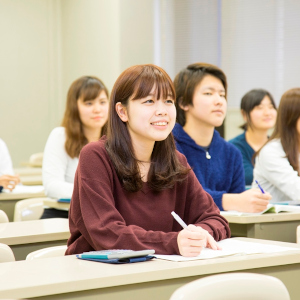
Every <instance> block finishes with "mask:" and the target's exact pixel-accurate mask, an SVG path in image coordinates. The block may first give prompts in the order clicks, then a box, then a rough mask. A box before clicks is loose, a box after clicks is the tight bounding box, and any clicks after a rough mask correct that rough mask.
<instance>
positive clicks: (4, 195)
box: [0, 191, 46, 201]
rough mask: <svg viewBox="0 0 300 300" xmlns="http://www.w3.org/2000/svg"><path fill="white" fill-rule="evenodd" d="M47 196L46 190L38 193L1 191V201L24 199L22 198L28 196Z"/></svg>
mask: <svg viewBox="0 0 300 300" xmlns="http://www.w3.org/2000/svg"><path fill="white" fill-rule="evenodd" d="M42 197H46V196H45V192H44V191H42V192H38V193H27V192H24V193H13V192H8V193H3V192H2V193H0V201H5V200H22V199H28V198H42Z"/></svg>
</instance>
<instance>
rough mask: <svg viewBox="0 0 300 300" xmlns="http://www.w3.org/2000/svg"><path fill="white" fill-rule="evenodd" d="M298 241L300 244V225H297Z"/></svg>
mask: <svg viewBox="0 0 300 300" xmlns="http://www.w3.org/2000/svg"><path fill="white" fill-rule="evenodd" d="M296 241H297V243H298V244H300V225H298V226H297V233H296Z"/></svg>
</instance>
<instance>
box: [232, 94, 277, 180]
mask: <svg viewBox="0 0 300 300" xmlns="http://www.w3.org/2000/svg"><path fill="white" fill-rule="evenodd" d="M241 113H242V116H243V119H244V121H245V124H244V125H242V126H241V128H242V129H244V132H243V133H242V134H240V135H238V136H237V137H235V138H234V139H232V140H230V141H229V143H232V144H233V145H234V146H236V147H237V148H238V149H239V150H240V151H241V153H242V156H243V166H244V171H245V185H251V184H252V181H253V163H254V161H253V159H254V158H253V155H254V153H255V152H257V151H258V150H259V149H260V148H261V147H262V146H263V145H264V144H265V143H266V142H267V140H268V130H269V129H270V128H273V126H274V124H275V121H276V115H277V111H276V104H275V102H274V99H273V97H272V95H271V94H270V93H269V92H268V91H266V90H263V89H256V90H251V91H250V92H248V93H247V94H246V95H245V96H244V97H243V98H242V101H241Z"/></svg>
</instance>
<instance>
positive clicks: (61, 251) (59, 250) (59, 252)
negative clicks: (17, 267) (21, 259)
mask: <svg viewBox="0 0 300 300" xmlns="http://www.w3.org/2000/svg"><path fill="white" fill-rule="evenodd" d="M66 250H67V245H64V246H55V247H48V248H43V249H40V250H36V251H33V252H31V253H29V254H28V255H27V256H26V260H33V259H38V258H47V257H55V256H64V255H65V252H66Z"/></svg>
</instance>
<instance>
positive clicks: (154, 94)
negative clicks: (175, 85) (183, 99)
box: [146, 93, 174, 99]
mask: <svg viewBox="0 0 300 300" xmlns="http://www.w3.org/2000/svg"><path fill="white" fill-rule="evenodd" d="M156 95H157V93H150V94H149V95H148V96H146V97H149V96H156ZM167 97H171V98H173V99H174V97H173V95H172V94H168V95H167Z"/></svg>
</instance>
